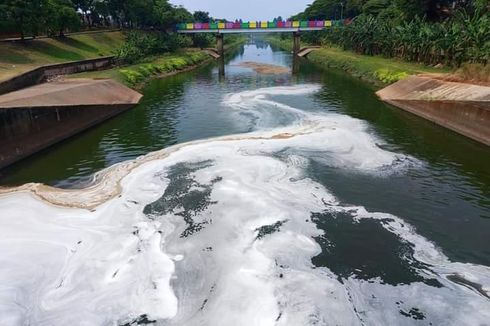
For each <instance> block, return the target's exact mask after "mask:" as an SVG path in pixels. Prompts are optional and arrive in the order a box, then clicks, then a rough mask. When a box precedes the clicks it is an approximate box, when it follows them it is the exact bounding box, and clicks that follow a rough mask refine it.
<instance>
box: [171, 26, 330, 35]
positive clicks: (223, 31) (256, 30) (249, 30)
mask: <svg viewBox="0 0 490 326" xmlns="http://www.w3.org/2000/svg"><path fill="white" fill-rule="evenodd" d="M326 28H327V27H294V28H246V29H245V28H233V29H231V28H230V29H228V28H227V29H186V30H178V31H177V33H181V34H195V33H214V34H237V33H238V34H249V33H287V32H289V33H293V32H307V31H321V30H323V29H326Z"/></svg>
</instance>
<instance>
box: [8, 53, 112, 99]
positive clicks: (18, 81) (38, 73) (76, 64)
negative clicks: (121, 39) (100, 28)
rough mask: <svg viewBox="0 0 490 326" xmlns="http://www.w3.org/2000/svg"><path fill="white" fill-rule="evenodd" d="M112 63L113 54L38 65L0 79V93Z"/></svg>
mask: <svg viewBox="0 0 490 326" xmlns="http://www.w3.org/2000/svg"><path fill="white" fill-rule="evenodd" d="M114 63H115V58H114V56H108V57H103V58H96V59H87V60H81V61H72V62H63V63H57V64H51V65H44V66H40V67H37V68H34V69H32V70H29V71H26V72H24V73H22V74H20V75H17V76H15V77H12V78H10V79H7V80H3V81H0V95H1V94H6V93H8V92H13V91H16V90H19V89H22V88H26V87H29V86H33V85H37V84H40V83H42V82H43V81H45V80H46V79H48V78H50V77H53V76H59V75H68V74H75V73H79V72H84V71H94V70H101V69H107V68H109V67H111V66H113V65H114Z"/></svg>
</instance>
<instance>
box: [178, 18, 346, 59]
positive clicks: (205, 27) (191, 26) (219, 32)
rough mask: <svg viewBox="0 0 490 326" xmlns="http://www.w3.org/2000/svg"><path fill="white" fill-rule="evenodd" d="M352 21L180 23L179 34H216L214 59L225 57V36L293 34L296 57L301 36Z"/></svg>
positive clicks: (299, 48)
mask: <svg viewBox="0 0 490 326" xmlns="http://www.w3.org/2000/svg"><path fill="white" fill-rule="evenodd" d="M349 23H350V20H349V19H346V20H310V21H304V20H302V21H300V20H293V21H291V20H288V21H272V22H266V21H261V22H239V21H235V22H234V23H231V22H210V23H180V24H177V26H176V30H177V33H181V34H196V33H214V34H216V51H215V52H216V53H215V55H213V54H212V55H213V57H214V58H216V59H217V58H220V57H222V56H223V53H224V51H223V35H224V34H233V33H247V34H248V33H288V32H289V33H293V53H294V55H295V56H298V55H299V54H300V50H301V45H300V44H301V40H300V34H301V33H302V32H308V31H320V30H324V29H327V28H331V27H335V26H343V25H346V24H349ZM311 51H312V50H311V49H310V50H308V51H307V52H305V53H303V55H301V56H305V55H307V54H308V53H310V52H311Z"/></svg>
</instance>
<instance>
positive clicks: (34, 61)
mask: <svg viewBox="0 0 490 326" xmlns="http://www.w3.org/2000/svg"><path fill="white" fill-rule="evenodd" d="M56 5H59V6H62V8H61V7H59V6H58V7H56ZM54 11H57V12H56V13H55V12H54ZM62 12H66V15H70V17H72V16H73V14H74V15H75V16H74V17H75V19H76V20H78V21H77V23H76V24H75V23H74V24H72V25H70V24H65V23H64V22H63V23H60V24H61V25H60V26H61V27H60V26H58V27H57V29H56V30H55V29H52V28H51V25H49V24H51V23H52V22H51V20H63V19H64V18H63V17H64V16H59V15H60V13H62ZM68 12H70V14H68ZM0 18H1V19H0V35H4V36H5V35H10V34H11V32H13V33H14V36H19V37H20V39H19V40H15V39H14V40H9V41H3V42H0V79H6V78H9V77H12V76H14V75H16V74H18V73H22V72H24V71H27V70H29V69H32V68H34V67H37V66H40V65H44V64H49V63H59V62H66V61H76V60H83V59H90V58H96V57H100V56H107V55H114V56H115V57H116V62H117V64H118V66H119V67H118V68H117V69H119V70H118V73H117V74H116V76H117V77H120V78H117V79H123V80H125V82H126V83H127V84H131V85H133V84H136V83H138V82H139V80H140V79H142V78H144V77H146V76H148V75H152V74H161V73H168V72H170V71H175V70H180V69H183V68H184V67H187V66H192V65H195V64H197V63H198V62H200V61H202V57H203V55H202V51H195V49H196V48H204V47H211V46H213V45H214V44H213V43H214V41H215V39H214V37H213V35H207V34H206V35H181V34H177V33H175V31H174V26H175V24H176V23H177V22H182V21H190V22H193V21H200V22H209V21H211V20H212V19H213V18H211V17H210V16H209V14H208V13H207V12H201V11H197V12H195V13H193V14H191V13H190V12H189V11H187V10H186V9H185V8H184V7H182V6H174V5H172V4H170V2H169V1H168V0H152V1H146V0H100V1H89V0H25V1H24V0H23V1H18V0H3V1H2V0H0ZM70 19H71V18H70ZM48 20H49V21H50V22H49V24H48ZM104 26H106V27H107V26H109V27H120V28H122V29H120V30H118V31H117V32H104V31H102V32H96V31H93V33H82V34H76V35H75V34H68V33H66V32H73V31H74V30H78V29H79V27H83V28H85V29H87V28H97V27H104ZM56 31H57V32H56ZM9 33H10V34H9ZM45 34H46V35H48V36H50V37H42V38H40V37H37V36H39V35H45ZM11 36H12V35H11ZM27 37H30V38H29V39H27ZM33 37H36V38H33ZM237 39H238V38H236V37H227V38H225V40H226V42H227V43H233V42H235V41H236V40H237ZM160 57H162V59H161V60H160ZM204 57H205V56H204ZM163 58H164V59H163ZM162 60H163V61H162ZM125 66H131V67H129V68H127V69H125V68H124V67H125ZM135 67H137V69H135ZM121 76H122V77H121Z"/></svg>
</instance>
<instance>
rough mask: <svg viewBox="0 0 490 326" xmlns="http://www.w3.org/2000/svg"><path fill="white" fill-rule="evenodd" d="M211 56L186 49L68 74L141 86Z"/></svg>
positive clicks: (135, 86)
mask: <svg viewBox="0 0 490 326" xmlns="http://www.w3.org/2000/svg"><path fill="white" fill-rule="evenodd" d="M208 60H210V56H209V55H208V54H207V53H206V52H205V51H202V50H198V49H185V50H181V51H178V52H176V53H169V54H164V55H161V56H155V57H150V58H146V59H145V60H143V61H142V62H139V63H137V64H133V65H129V66H122V67H115V68H113V69H108V70H100V71H89V72H83V73H79V74H73V75H69V76H66V77H68V78H112V79H115V80H117V81H119V82H121V83H123V84H125V85H127V86H129V87H131V88H140V86H141V85H142V84H143V83H144V82H145V81H147V80H148V79H150V78H152V77H156V76H164V75H167V74H174V73H177V72H180V71H183V70H186V69H189V68H193V67H195V66H197V65H199V64H201V63H203V62H205V61H208Z"/></svg>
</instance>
